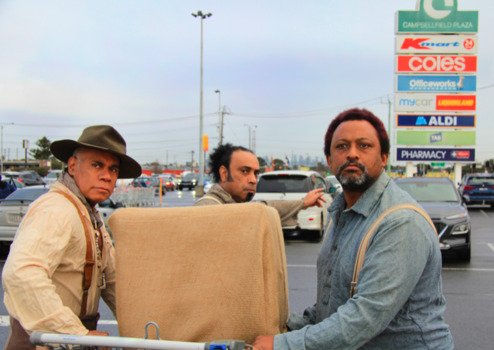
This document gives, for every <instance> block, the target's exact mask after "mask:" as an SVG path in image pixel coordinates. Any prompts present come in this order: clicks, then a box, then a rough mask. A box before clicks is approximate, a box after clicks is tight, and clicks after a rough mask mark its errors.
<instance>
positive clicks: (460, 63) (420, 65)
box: [396, 56, 477, 73]
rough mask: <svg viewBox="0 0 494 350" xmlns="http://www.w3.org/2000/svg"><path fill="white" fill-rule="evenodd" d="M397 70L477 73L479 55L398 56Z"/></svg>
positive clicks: (408, 71)
mask: <svg viewBox="0 0 494 350" xmlns="http://www.w3.org/2000/svg"><path fill="white" fill-rule="evenodd" d="M397 58H398V61H397V65H396V67H397V68H396V70H397V71H398V72H407V73H475V72H477V56H397Z"/></svg>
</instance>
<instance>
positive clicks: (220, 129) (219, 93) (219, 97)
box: [214, 90, 223, 146]
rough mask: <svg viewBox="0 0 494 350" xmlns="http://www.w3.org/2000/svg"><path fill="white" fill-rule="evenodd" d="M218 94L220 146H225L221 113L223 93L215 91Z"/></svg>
mask: <svg viewBox="0 0 494 350" xmlns="http://www.w3.org/2000/svg"><path fill="white" fill-rule="evenodd" d="M214 92H215V93H217V94H218V124H219V125H218V127H219V141H218V146H221V145H222V144H223V114H222V113H221V91H220V90H214Z"/></svg>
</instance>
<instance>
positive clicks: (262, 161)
mask: <svg viewBox="0 0 494 350" xmlns="http://www.w3.org/2000/svg"><path fill="white" fill-rule="evenodd" d="M257 160H258V161H259V166H260V167H261V168H262V167H265V166H266V161H265V160H264V159H263V158H261V157H257Z"/></svg>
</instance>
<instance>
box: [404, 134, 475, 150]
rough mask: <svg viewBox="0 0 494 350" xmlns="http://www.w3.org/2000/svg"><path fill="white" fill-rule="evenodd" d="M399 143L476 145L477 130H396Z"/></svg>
mask: <svg viewBox="0 0 494 350" xmlns="http://www.w3.org/2000/svg"><path fill="white" fill-rule="evenodd" d="M396 144H397V145H421V146H433V145H434V146H436V145H438V146H475V144H476V134H475V131H410V130H398V131H397V132H396Z"/></svg>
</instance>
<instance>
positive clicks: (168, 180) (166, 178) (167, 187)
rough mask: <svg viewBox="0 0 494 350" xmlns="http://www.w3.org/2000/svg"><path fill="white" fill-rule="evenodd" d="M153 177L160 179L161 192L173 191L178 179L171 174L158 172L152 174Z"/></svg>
mask: <svg viewBox="0 0 494 350" xmlns="http://www.w3.org/2000/svg"><path fill="white" fill-rule="evenodd" d="M153 177H155V178H157V179H158V181H159V180H160V179H161V181H162V188H163V194H164V192H165V191H175V182H176V181H178V179H177V178H176V177H174V176H173V175H170V174H158V175H153ZM158 186H159V182H158Z"/></svg>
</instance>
